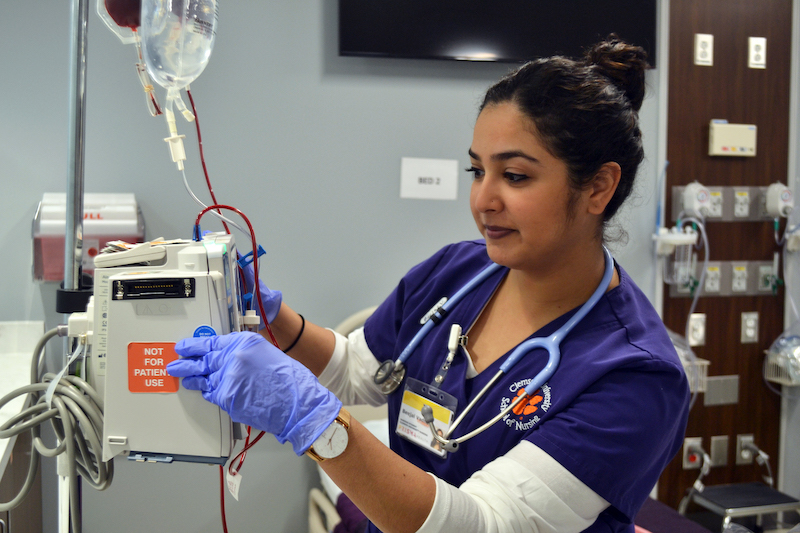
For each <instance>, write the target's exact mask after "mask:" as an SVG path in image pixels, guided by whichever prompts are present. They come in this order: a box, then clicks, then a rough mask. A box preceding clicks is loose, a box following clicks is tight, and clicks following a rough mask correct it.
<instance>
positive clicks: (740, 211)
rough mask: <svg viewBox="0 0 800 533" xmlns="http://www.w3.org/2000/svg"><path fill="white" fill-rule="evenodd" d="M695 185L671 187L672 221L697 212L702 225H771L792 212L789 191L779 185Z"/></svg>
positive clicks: (791, 196)
mask: <svg viewBox="0 0 800 533" xmlns="http://www.w3.org/2000/svg"><path fill="white" fill-rule="evenodd" d="M697 185H699V184H689V185H686V186H682V185H681V186H675V187H672V212H671V217H672V218H671V219H672V220H675V221H677V220H679V219H681V218H685V217H686V216H696V213H697V212H699V213H700V214H701V215H702V217H703V218H704V219H705V221H706V222H756V221H758V222H760V221H772V220H774V219H776V218H781V217H782V218H785V217H788V216H789V214H790V213H791V212H792V209H793V208H794V197H793V194H792V191H791V189H789V188H788V187H787V186H786V185H784V184H782V183H773V184H772V185H770V186H769V187H753V186H749V185H732V186H721V187H717V186H710V187H704V186H700V187H698V186H697ZM704 189H705V190H704ZM687 191H688V192H687ZM706 193H707V195H708V196H707V200H706ZM692 213H695V215H692Z"/></svg>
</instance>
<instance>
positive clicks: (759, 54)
mask: <svg viewBox="0 0 800 533" xmlns="http://www.w3.org/2000/svg"><path fill="white" fill-rule="evenodd" d="M747 50H748V53H747V66H748V67H750V68H767V38H766V37H748V38H747Z"/></svg>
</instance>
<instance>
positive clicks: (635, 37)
mask: <svg viewBox="0 0 800 533" xmlns="http://www.w3.org/2000/svg"><path fill="white" fill-rule="evenodd" d="M611 33H615V34H617V35H618V36H619V37H620V38H622V39H624V40H626V41H628V42H631V43H633V44H636V45H639V46H641V47H643V48H644V49H645V50H647V54H648V57H649V61H650V64H651V65H652V66H655V57H656V0H494V1H486V0H483V1H482V0H339V54H340V55H343V56H373V57H406V58H424V59H462V60H483V61H503V62H514V63H516V62H523V61H528V60H530V59H535V58H537V57H546V56H551V55H554V54H559V55H564V56H568V57H580V56H582V55H583V52H584V50H585V49H586V48H587V47H589V46H591V45H592V44H594V43H595V42H597V41H599V40H601V39H603V38H605V37H607V36H608V35H609V34H611Z"/></svg>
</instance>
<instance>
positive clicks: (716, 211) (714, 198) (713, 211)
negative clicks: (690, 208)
mask: <svg viewBox="0 0 800 533" xmlns="http://www.w3.org/2000/svg"><path fill="white" fill-rule="evenodd" d="M709 195H710V199H709V202H708V209H707V211H706V218H722V203H723V202H722V191H721V190H719V191H709Z"/></svg>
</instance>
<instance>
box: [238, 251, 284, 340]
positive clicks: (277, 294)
mask: <svg viewBox="0 0 800 533" xmlns="http://www.w3.org/2000/svg"><path fill="white" fill-rule="evenodd" d="M242 270H243V271H244V281H245V287H246V288H247V292H248V293H249V294H253V285H255V281H256V275H255V270H254V269H253V263H250V264H249V265H247V266H246V267H244V268H243V269H242ZM258 292H259V293H261V302H262V303H263V304H264V312H265V313H266V314H267V324H270V323H272V321H273V320H275V317H276V316H278V311H280V309H281V301H283V294H281V291H273V290H271V289H270V288H269V287H267V285H266V283H264V281H263V280H261V278H259V280H258ZM257 297H258V296H257V295H253V298H257ZM250 308H251V309H255V310H256V313H258V314H259V315H261V309H259V307H258V302H257V301H255V300H254V301H253V302H252V304H251V305H250ZM265 327H267V326H266V324H264V317H261V325H259V327H258V329H264V328H265Z"/></svg>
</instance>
